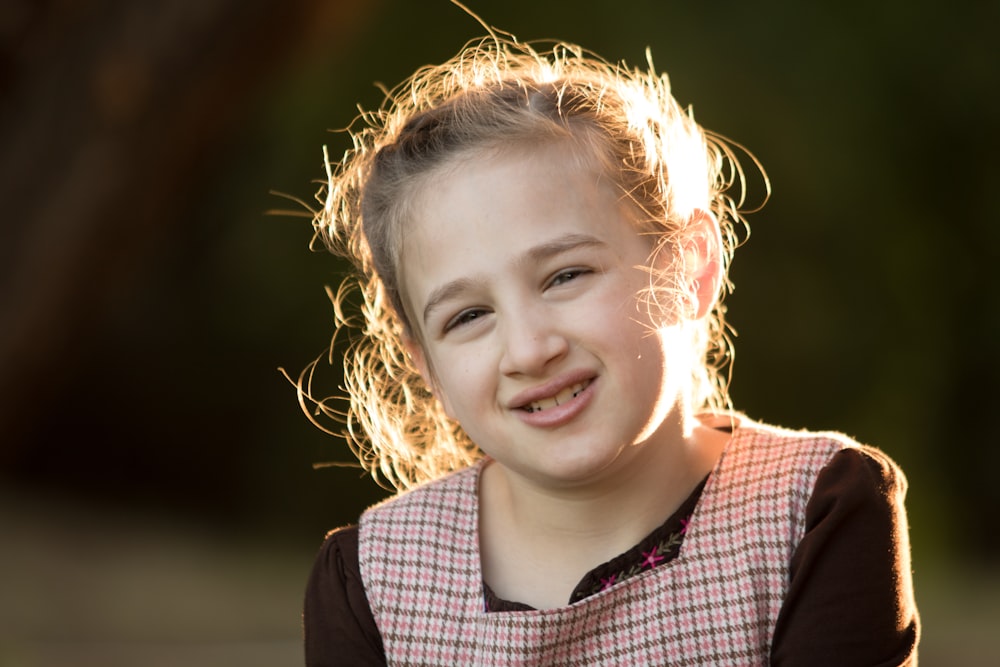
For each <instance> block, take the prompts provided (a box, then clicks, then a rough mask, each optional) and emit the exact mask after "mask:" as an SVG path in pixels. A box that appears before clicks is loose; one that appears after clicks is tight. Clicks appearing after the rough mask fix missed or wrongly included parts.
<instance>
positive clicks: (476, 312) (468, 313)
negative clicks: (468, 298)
mask: <svg viewBox="0 0 1000 667" xmlns="http://www.w3.org/2000/svg"><path fill="white" fill-rule="evenodd" d="M487 313H488V311H487V310H486V309H485V308H466V309H465V310H463V311H462V312H460V313H459V314H458V315H456V316H455V317H453V318H451V319H450V320H448V322H447V323H445V325H444V331H445V333H448V332H449V331H451V330H452V329H457V328H458V327H462V326H466V325H468V324H472V323H473V322H475V321H476V320H479V319H482V318H483V316H484V315H486V314H487Z"/></svg>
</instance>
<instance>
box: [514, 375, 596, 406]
mask: <svg viewBox="0 0 1000 667" xmlns="http://www.w3.org/2000/svg"><path fill="white" fill-rule="evenodd" d="M588 384H589V383H588V382H580V383H579V384H575V385H573V386H572V387H566V388H565V389H563V390H562V391H560V392H559V393H558V394H556V395H555V396H549V397H548V398H543V399H541V400H539V401H535V402H533V403H529V404H528V405H526V406H524V409H525V410H527V411H528V412H538V411H540V410H547V409H549V408H554V407H556V406H557V405H562V404H563V403H565V402H566V401H569V400H570V399H573V398H576V396H577V394H579V393H580V392H581V391H583V390H584V389H586V388H587V385H588Z"/></svg>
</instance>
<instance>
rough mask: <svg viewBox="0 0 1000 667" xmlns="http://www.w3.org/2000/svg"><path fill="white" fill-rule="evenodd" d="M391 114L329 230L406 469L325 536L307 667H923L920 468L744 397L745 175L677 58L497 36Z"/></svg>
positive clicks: (359, 385)
mask: <svg viewBox="0 0 1000 667" xmlns="http://www.w3.org/2000/svg"><path fill="white" fill-rule="evenodd" d="M363 120H364V121H365V123H364V124H363V125H364V127H362V128H361V129H355V130H354V131H353V134H352V136H353V138H354V149H353V150H352V151H349V152H348V153H347V155H346V156H345V158H344V160H343V161H342V162H340V163H339V164H338V165H336V166H335V167H331V168H329V169H328V177H329V178H328V183H327V185H326V189H325V191H324V192H321V201H324V202H325V205H324V207H323V209H322V211H320V212H319V213H318V214H317V215H316V218H315V225H316V229H317V236H319V237H321V238H322V239H323V240H324V241H325V242H326V243H327V244H328V245H329V247H330V248H331V249H332V250H334V251H335V252H337V253H341V254H344V255H346V256H347V257H350V258H351V259H352V260H353V261H354V262H355V263H356V266H357V268H358V271H359V273H360V281H359V282H360V290H359V293H360V297H361V308H360V312H361V315H362V316H363V322H362V323H361V325H360V328H361V329H362V330H363V332H364V337H363V338H361V339H360V341H359V342H356V343H355V345H354V347H353V348H352V351H351V353H350V354H349V355H348V357H347V362H346V366H345V368H346V376H345V377H346V385H347V390H348V393H349V394H350V409H349V410H348V411H347V415H346V433H347V435H348V437H349V438H350V440H351V442H352V443H353V445H354V446H355V447H356V451H357V453H358V454H359V457H360V458H361V460H362V462H363V463H364V464H365V465H366V466H367V467H368V468H369V469H370V470H371V471H372V472H373V474H377V475H381V476H383V477H384V478H385V479H386V480H388V481H389V482H390V483H392V484H394V485H395V486H396V487H397V488H398V489H400V490H401V493H399V494H398V495H397V496H395V497H394V498H392V499H390V500H388V501H386V502H384V503H382V504H380V505H378V506H376V507H373V508H371V509H369V510H368V511H366V512H365V513H364V514H363V515H362V517H361V519H360V522H359V524H358V525H357V526H352V527H348V528H343V529H340V530H336V531H333V532H331V533H330V534H329V535H328V536H327V538H326V541H325V542H324V544H323V547H322V549H321V551H320V553H319V556H318V558H317V560H316V563H315V566H314V569H313V572H312V575H311V578H310V580H309V584H308V589H307V594H306V600H305V614H304V618H305V647H306V662H307V663H308V664H309V665H316V666H318V665H385V664H391V665H515V664H516V665H546V666H547V665H610V664H628V665H654V664H671V665H696V664H720V665H737V664H739V665H744V664H765V663H768V662H770V663H772V664H808V665H824V664H836V665H868V664H879V665H896V664H913V665H915V664H916V645H917V637H918V620H917V613H916V609H915V606H914V601H913V594H912V587H911V583H910V582H911V576H910V565H909V545H908V538H907V528H906V520H905V515H904V510H903V505H902V500H903V495H904V492H905V488H906V483H905V480H904V478H903V475H902V474H901V472H900V471H899V470H898V469H897V467H896V466H895V464H894V463H893V462H892V461H891V460H889V459H888V458H887V457H886V456H885V455H884V454H882V453H881V452H879V451H878V450H875V449H872V448H868V447H864V446H861V445H858V444H857V443H855V442H852V441H851V440H849V439H847V438H846V437H844V436H842V435H839V434H833V433H821V434H820V433H806V432H797V431H788V430H783V429H779V428H775V427H771V426H765V425H762V424H759V423H756V422H753V421H751V420H749V419H748V418H746V417H745V416H743V415H740V414H737V413H735V412H732V411H731V410H729V409H728V408H729V407H730V406H729V401H728V398H727V394H726V382H725V378H724V377H723V375H722V374H721V369H722V367H723V366H724V365H725V361H726V360H727V359H728V358H729V351H730V350H729V341H728V339H727V338H726V336H725V328H724V323H723V319H722V316H723V312H724V311H723V307H722V303H721V300H722V296H723V294H724V293H725V292H726V291H727V287H728V283H727V278H726V276H727V268H728V265H729V261H730V259H731V255H732V252H733V250H734V248H735V246H736V239H737V236H736V228H737V226H738V225H741V224H742V218H741V214H740V212H739V210H738V209H739V207H740V205H741V201H742V192H734V190H738V189H742V184H743V173H742V171H741V170H740V167H739V165H738V163H737V162H736V160H735V157H734V155H733V153H732V152H731V151H730V150H729V149H728V148H727V147H726V145H725V143H724V142H723V141H722V140H721V139H720V138H718V137H717V136H715V135H712V134H710V133H709V132H707V131H705V130H704V129H703V128H701V127H700V126H699V125H698V124H697V123H695V122H694V120H693V118H692V117H691V115H690V114H689V113H686V112H685V111H684V110H682V109H681V108H680V107H679V106H678V104H677V103H676V102H675V101H674V99H673V97H672V96H671V93H670V88H669V84H668V81H667V78H666V77H665V76H663V75H659V74H656V73H655V72H654V70H653V67H652V64H651V62H650V65H649V68H648V70H647V71H640V70H628V69H626V68H625V67H624V66H616V65H612V64H609V63H607V62H604V61H602V60H600V59H599V58H597V57H594V56H593V55H590V54H587V53H584V52H582V51H581V50H580V49H578V48H577V47H574V46H570V45H565V44H560V45H555V46H554V47H553V48H552V49H551V50H549V51H546V52H541V51H540V50H538V47H532V46H530V45H525V44H521V43H518V42H516V40H514V39H513V38H507V37H501V36H499V35H497V34H495V33H491V36H490V37H489V38H488V39H485V40H483V41H482V42H480V43H477V44H473V45H470V46H468V47H467V48H465V49H464V50H463V51H462V52H461V53H459V54H458V55H457V56H456V57H454V58H453V59H452V60H451V61H449V62H447V63H445V64H443V65H441V66H439V67H428V68H424V69H422V70H420V71H418V72H417V73H416V74H414V75H413V77H412V78H411V79H410V80H409V81H408V82H406V83H405V84H404V85H402V86H401V87H399V88H397V89H396V90H395V91H393V93H391V94H390V96H389V100H388V102H387V104H386V105H385V106H384V107H383V108H382V109H380V110H379V111H377V112H374V113H369V114H366V115H364V117H363ZM328 164H329V161H328ZM346 297H347V292H345V291H343V290H342V291H341V292H340V294H339V295H338V298H337V299H336V304H337V306H338V308H337V313H338V323H339V326H348V325H350V324H353V322H352V320H351V318H350V317H349V316H346V315H344V314H343V309H342V308H341V305H342V304H343V303H345V301H346ZM312 370H313V369H312V368H310V369H307V371H306V372H305V373H304V374H303V376H302V378H301V379H300V382H299V389H300V395H301V397H302V398H303V405H304V406H305V405H306V400H312V396H311V393H310V384H311V382H310V380H311V373H312ZM316 404H317V406H318V408H319V409H320V411H321V412H326V414H327V415H328V416H335V415H336V414H337V410H336V409H335V408H334V407H332V405H331V404H330V402H329V401H328V400H320V401H318V402H317V403H316Z"/></svg>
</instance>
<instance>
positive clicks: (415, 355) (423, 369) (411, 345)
mask: <svg viewBox="0 0 1000 667" xmlns="http://www.w3.org/2000/svg"><path fill="white" fill-rule="evenodd" d="M403 347H404V348H405V349H406V353H407V354H408V355H410V360H411V361H412V362H413V365H414V366H416V367H417V372H418V373H420V377H421V378H423V380H424V384H426V385H427V388H428V389H429V390H430V392H431V394H433V395H434V398H436V399H437V400H438V402H439V403H440V404H441V405H442V407H444V412H445V414H446V415H448V416H449V417H450V418H452V419H455V415H454V413H453V411H452V409H451V404H450V402H449V401H448V396H447V395H446V394H445V393H444V391H443V390H442V389H441V385H440V383H439V382H438V381H437V375H435V373H434V371H433V369H432V368H431V366H430V363H429V361H428V359H427V355H426V354H425V353H424V347H423V345H421V344H420V341H418V340H417V339H415V338H414V337H413V336H410V335H409V334H403ZM456 421H457V420H456Z"/></svg>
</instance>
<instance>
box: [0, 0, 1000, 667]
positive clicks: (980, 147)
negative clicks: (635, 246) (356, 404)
mask: <svg viewBox="0 0 1000 667" xmlns="http://www.w3.org/2000/svg"><path fill="white" fill-rule="evenodd" d="M468 5H469V7H470V8H471V9H473V10H474V11H476V12H478V13H479V14H481V15H482V16H483V17H484V18H485V19H486V20H487V21H488V22H490V23H492V24H494V25H497V26H499V27H502V28H504V29H506V30H509V31H511V32H513V33H514V34H516V35H517V36H518V37H519V38H521V39H540V38H560V39H565V40H570V41H574V42H578V43H581V44H583V45H585V46H587V47H588V48H590V49H592V50H595V51H597V52H598V53H601V54H602V55H604V56H606V57H607V58H609V59H612V60H620V59H624V60H626V61H628V62H630V63H635V64H642V62H643V61H644V58H645V56H644V49H645V48H646V46H649V47H651V48H652V52H653V55H654V60H655V62H656V63H657V65H658V66H659V67H660V68H662V69H665V70H666V71H668V72H669V73H670V75H671V78H672V81H673V86H674V91H675V95H676V96H677V97H678V99H679V100H680V101H681V102H682V103H684V104H692V105H693V106H694V110H695V114H696V117H697V118H698V119H699V120H700V121H701V122H702V123H704V124H705V125H706V126H708V127H710V128H712V129H714V130H716V131H718V132H720V133H722V134H724V135H726V136H729V137H732V138H734V139H736V140H737V141H739V142H740V143H742V144H743V145H745V146H747V147H748V148H749V149H750V150H751V151H752V152H753V153H754V154H755V155H756V156H757V157H758V158H759V159H760V161H761V162H762V163H763V164H764V166H765V167H766V169H767V171H768V174H769V176H770V178H771V181H772V184H773V188H774V192H773V196H772V199H771V201H770V202H769V203H768V204H767V206H766V207H765V208H764V210H763V211H762V212H760V213H758V214H756V215H754V216H753V217H752V218H751V225H752V236H751V238H750V240H749V242H748V243H747V244H746V245H745V246H744V247H743V248H741V250H740V251H739V252H738V254H737V257H736V261H735V263H734V266H733V279H734V281H735V284H736V292H735V294H734V295H733V296H732V298H731V299H730V301H729V303H730V319H731V321H732V323H733V324H734V325H735V327H736V329H737V331H738V338H737V339H736V348H737V357H736V365H735V379H734V384H733V388H732V393H733V396H734V399H735V403H736V405H737V406H738V407H740V408H742V409H744V410H746V411H748V412H749V413H750V414H751V415H753V416H755V417H758V418H761V419H765V420H768V421H772V422H777V423H781V424H784V425H789V426H802V427H809V428H814V429H838V430H843V431H845V432H847V433H849V434H850V435H853V436H855V437H857V438H858V439H860V440H862V441H865V442H869V443H872V444H875V445H878V446H880V447H882V448H883V449H885V450H886V451H887V452H889V453H890V454H891V455H892V456H893V457H895V458H896V460H897V461H899V462H900V464H901V465H902V466H903V468H904V469H905V470H906V472H907V475H908V477H909V481H910V493H909V497H908V506H909V512H910V518H911V523H912V540H913V553H914V569H915V582H916V586H917V597H918V603H919V605H920V608H921V611H922V615H923V618H924V641H923V647H922V662H923V663H924V664H927V665H983V664H997V661H998V660H1000V650H998V648H997V646H996V641H995V629H996V627H997V626H998V625H1000V568H998V563H1000V560H998V559H1000V524H998V520H997V516H998V512H1000V482H998V481H997V475H998V474H1000V473H998V471H1000V447H998V445H1000V441H998V438H997V436H996V432H995V429H994V428H993V424H994V421H995V420H996V417H997V404H998V399H1000V395H998V389H997V382H996V379H997V377H998V374H1000V364H998V361H997V354H996V344H997V342H998V340H1000V315H998V310H997V307H996V306H997V303H996V301H997V297H996V295H997V292H998V290H997V288H998V287H1000V285H998V278H997V274H996V268H997V264H998V262H997V260H998V250H997V247H998V242H1000V231H998V230H1000V225H998V223H1000V219H998V214H997V206H996V200H995V198H996V184H997V183H998V180H1000V168H998V162H997V155H998V148H1000V129H998V127H1000V100H998V92H997V91H998V89H1000V88H998V87H1000V55H998V51H997V49H996V46H995V39H994V38H995V35H994V34H993V33H994V32H995V29H996V26H997V25H1000V3H997V2H979V1H978V0H955V1H953V2H950V3H945V4H942V3H939V2H931V1H930V0H916V1H914V0H911V1H909V2H902V1H900V0H884V1H879V2H869V1H867V0H865V1H856V0H846V1H845V0H838V1H833V0H820V1H818V2H797V1H795V0H770V1H760V2H754V1H748V0H744V1H743V2H735V1H731V0H717V1H716V2H712V3H704V2H679V1H671V0H571V1H561V0H560V1H555V0H553V1H545V0H505V1H504V2H495V3H490V2H487V1H486V0H468ZM481 34H482V29H481V28H480V27H479V26H478V25H477V24H476V22H475V21H474V20H472V19H471V18H470V17H468V16H467V15H465V14H464V13H463V12H461V11H460V10H459V9H457V8H456V7H454V6H453V5H451V4H450V3H449V2H447V1H446V0H421V1H419V2H417V1H405V0H281V1H280V2H279V1H278V0H273V1H272V0H211V1H208V0H206V1H199V2H166V1H164V2H155V1H153V0H91V1H85V0H3V1H2V2H0V666H2V667H49V666H56V665H59V666H61V667H79V666H90V665H94V666H97V665H100V666H101V667H116V666H118V665H121V666H123V667H124V666H133V665H144V666H159V665H195V666H198V665H240V666H243V667H248V666H249V667H252V666H255V665H294V664H301V661H302V658H301V648H300V639H299V637H300V617H299V608H300V603H301V595H302V589H303V586H304V581H305V577H306V575H307V572H308V568H309V566H310V564H311V561H312V558H313V555H314V554H315V551H316V549H317V547H318V546H319V543H320V541H321V539H322V536H323V534H324V532H325V531H326V530H327V529H330V528H333V527H335V526H338V525H341V524H344V523H347V522H350V521H352V520H353V519H354V518H355V517H356V516H357V514H358V512H359V511H360V510H361V509H363V508H364V507H365V506H366V505H368V504H369V503H371V502H373V501H375V500H377V499H379V498H381V497H383V496H384V495H385V493H386V492H385V491H384V490H381V489H379V488H378V487H377V486H376V485H375V484H373V483H372V481H371V480H370V479H368V478H365V477H364V475H363V474H362V473H361V472H360V471H359V470H358V469H354V468H345V467H320V468H314V464H317V463H323V462H330V461H339V462H346V461H350V460H351V457H350V453H349V452H348V451H347V450H346V448H345V447H344V446H343V443H342V442H340V441H338V440H337V439H336V438H333V437H331V436H328V435H325V434H323V433H321V432H320V431H319V430H317V429H316V428H314V427H313V426H311V425H310V424H309V423H308V421H307V419H306V418H305V416H304V415H303V414H302V412H301V411H300V409H299V407H298V405H297V403H296V396H295V392H294V390H293V388H292V386H291V385H290V384H289V383H288V381H287V380H286V379H285V378H284V377H283V376H282V374H281V373H280V372H279V370H278V369H279V368H285V369H287V370H288V372H290V373H291V374H293V375H295V374H297V373H298V372H299V371H300V370H301V369H302V368H303V367H304V366H305V365H306V364H308V363H309V362H310V361H312V360H313V359H314V358H316V357H317V356H319V355H322V354H323V353H324V350H325V348H326V346H327V344H328V342H329V340H330V337H331V335H332V329H331V327H332V312H331V308H330V306H329V303H328V301H327V299H326V296H325V293H324V289H323V288H324V286H325V285H336V284H337V283H339V281H340V279H341V276H342V275H343V271H344V267H343V266H341V265H340V264H338V263H337V262H336V261H335V260H334V259H333V258H331V257H329V256H327V255H324V254H322V253H311V252H310V251H309V250H308V249H307V245H308V242H309V240H310V238H311V228H310V225H309V221H308V220H306V219H303V218H294V217H290V216H270V215H266V214H265V213H266V212H267V211H269V210H271V209H275V208H278V209H282V208H284V209H295V208H296V205H295V204H291V203H289V202H287V201H286V200H284V199H282V198H281V197H278V196H276V195H274V194H273V191H278V192H282V193H285V194H287V195H290V196H293V197H298V198H301V199H304V200H311V198H312V196H313V194H314V192H315V190H316V184H315V182H314V181H315V179H317V178H320V177H321V176H322V173H323V167H322V153H321V147H322V146H323V145H324V144H325V145H328V146H329V147H330V152H331V155H334V156H337V155H339V154H340V153H341V152H342V151H343V150H344V149H345V148H346V146H347V143H346V142H347V140H346V138H345V136H344V135H343V134H338V133H334V132H331V130H334V129H337V128H342V127H344V126H346V125H347V124H348V123H349V122H350V121H351V119H352V118H353V117H354V115H355V113H356V104H358V103H360V104H362V105H364V106H366V107H372V106H375V105H377V104H378V103H379V102H380V101H381V94H380V93H379V90H378V88H377V86H376V85H375V84H376V82H382V83H385V84H388V85H390V86H391V85H394V84H395V83H397V82H398V81H399V80H401V79H402V78H403V77H405V76H406V75H407V74H409V73H410V72H411V71H412V70H413V69H414V68H416V67H417V66H419V65H421V64H424V63H428V62H438V61H441V60H442V59H445V58H447V57H449V56H450V55H452V54H453V53H454V52H455V51H457V50H458V48H459V47H460V46H461V45H462V44H463V43H464V42H465V41H466V40H468V39H470V38H473V37H476V36H479V35H481ZM756 194H757V195H759V194H761V193H760V190H757V192H756ZM338 365H339V362H336V361H335V363H334V365H333V366H332V367H330V368H329V369H328V370H327V371H325V372H324V378H325V379H324V381H325V382H327V383H328V386H329V387H331V388H332V387H335V386H336V383H337V381H338V378H337V372H338V371H337V366H338Z"/></svg>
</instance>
